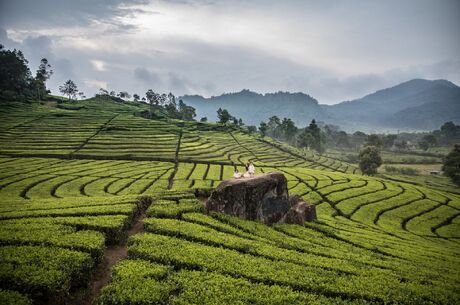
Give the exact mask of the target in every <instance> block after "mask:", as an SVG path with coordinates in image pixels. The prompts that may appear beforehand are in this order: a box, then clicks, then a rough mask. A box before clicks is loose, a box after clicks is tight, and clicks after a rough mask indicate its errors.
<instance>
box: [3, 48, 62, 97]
mask: <svg viewBox="0 0 460 305" xmlns="http://www.w3.org/2000/svg"><path fill="white" fill-rule="evenodd" d="M28 64H29V62H28V61H27V59H26V58H25V57H24V54H23V53H22V52H21V51H20V50H16V49H14V50H7V49H5V48H4V46H3V45H1V44H0V98H2V99H4V100H19V101H26V100H33V99H38V100H41V99H42V98H43V97H44V96H45V95H46V94H48V93H49V90H47V89H46V81H47V80H48V79H49V78H50V77H51V75H52V74H53V71H52V70H51V65H50V64H49V63H48V60H47V59H46V58H43V59H42V60H41V61H40V65H39V67H38V69H37V72H36V75H35V77H33V76H32V73H31V72H30V69H29V67H28Z"/></svg>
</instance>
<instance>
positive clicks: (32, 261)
mask: <svg viewBox="0 0 460 305" xmlns="http://www.w3.org/2000/svg"><path fill="white" fill-rule="evenodd" d="M61 105H65V104H61ZM79 105H80V106H79V107H74V108H72V107H63V106H61V107H60V108H57V107H55V105H53V104H49V105H48V104H45V105H35V104H34V105H29V106H27V107H26V106H23V105H22V104H15V103H11V105H9V106H5V107H3V108H2V109H1V110H0V130H1V133H0V168H1V171H0V303H1V304H100V305H121V304H174V305H179V304H180V305H182V304H197V305H198V304H209V305H211V304H220V305H222V304H229V305H230V304H232V305H234V304H259V305H262V304H263V305H265V304H279V305H281V304H414V305H415V304H446V305H447V304H460V288H459V287H460V195H458V194H456V193H453V192H449V191H448V190H443V189H442V188H432V187H430V186H429V185H424V184H423V183H417V184H413V183H410V181H404V180H401V181H396V180H390V179H384V178H376V177H370V176H364V175H361V173H360V171H359V169H357V168H356V167H355V166H354V165H351V164H349V163H346V162H343V161H340V160H339V158H331V157H325V156H320V155H317V154H314V153H312V152H310V151H303V150H299V149H296V148H293V147H290V146H288V145H286V144H282V143H280V142H277V141H275V140H272V139H270V138H267V137H265V138H262V137H260V136H259V135H250V134H248V133H245V132H243V131H241V130H240V129H238V128H233V127H225V126H221V125H219V124H214V123H198V122H186V121H180V120H172V119H158V120H148V119H144V118H142V117H139V116H136V115H134V113H135V112H138V111H140V110H142V106H141V105H135V104H132V105H131V104H120V103H115V102H101V101H99V100H97V99H90V100H86V101H81V102H79ZM66 108H67V109H66ZM69 109H73V110H69ZM248 160H252V161H253V162H254V163H255V165H256V173H264V172H271V171H279V172H282V173H283V174H284V175H285V176H286V178H287V180H288V186H289V192H290V194H292V193H297V194H299V195H301V196H302V197H303V198H304V199H305V200H306V201H307V202H310V203H313V204H315V205H316V209H317V212H318V221H317V222H311V223H306V225H305V227H303V226H299V225H288V224H282V225H274V226H272V227H269V226H266V225H264V224H261V223H258V222H253V221H246V220H241V219H239V218H235V217H231V216H228V215H225V214H218V213H210V214H207V213H205V211H204V208H203V204H202V201H201V199H202V198H197V197H196V196H195V190H196V189H198V190H200V189H206V190H209V189H211V188H214V187H216V186H217V185H219V183H220V182H221V181H222V180H225V179H229V178H230V177H232V175H233V172H234V170H235V169H241V170H242V169H243V165H244V163H245V162H247V161H248ZM403 181H404V182H403Z"/></svg>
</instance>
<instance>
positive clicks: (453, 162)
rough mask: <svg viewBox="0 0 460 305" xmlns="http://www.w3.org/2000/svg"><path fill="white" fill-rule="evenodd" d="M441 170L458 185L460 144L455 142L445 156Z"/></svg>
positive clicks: (459, 182)
mask: <svg viewBox="0 0 460 305" xmlns="http://www.w3.org/2000/svg"><path fill="white" fill-rule="evenodd" d="M442 171H443V172H444V175H446V176H447V177H449V178H450V179H451V180H452V182H453V183H455V184H456V185H458V186H460V144H455V146H454V149H453V150H452V151H451V152H450V153H449V154H448V155H447V156H446V157H445V159H444V164H443V166H442Z"/></svg>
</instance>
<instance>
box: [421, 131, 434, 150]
mask: <svg viewBox="0 0 460 305" xmlns="http://www.w3.org/2000/svg"><path fill="white" fill-rule="evenodd" d="M436 143H437V140H436V137H435V136H434V135H433V134H431V133H430V134H427V135H424V136H423V138H422V139H421V140H420V141H419V142H418V146H420V148H421V149H423V150H425V151H426V150H428V148H430V147H434V146H436Z"/></svg>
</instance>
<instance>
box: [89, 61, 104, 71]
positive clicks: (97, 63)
mask: <svg viewBox="0 0 460 305" xmlns="http://www.w3.org/2000/svg"><path fill="white" fill-rule="evenodd" d="M90 62H91V64H92V65H93V68H94V70H95V71H106V68H105V62H103V61H102V60H97V59H92V60H90Z"/></svg>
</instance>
